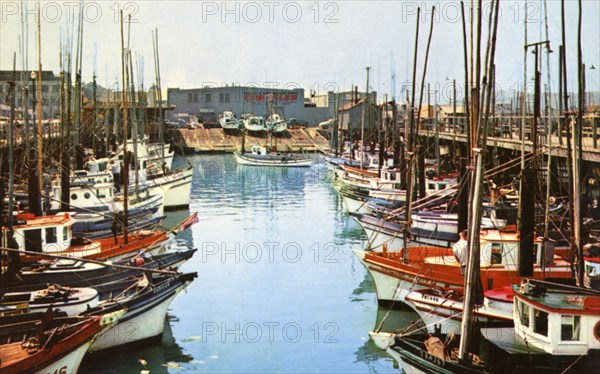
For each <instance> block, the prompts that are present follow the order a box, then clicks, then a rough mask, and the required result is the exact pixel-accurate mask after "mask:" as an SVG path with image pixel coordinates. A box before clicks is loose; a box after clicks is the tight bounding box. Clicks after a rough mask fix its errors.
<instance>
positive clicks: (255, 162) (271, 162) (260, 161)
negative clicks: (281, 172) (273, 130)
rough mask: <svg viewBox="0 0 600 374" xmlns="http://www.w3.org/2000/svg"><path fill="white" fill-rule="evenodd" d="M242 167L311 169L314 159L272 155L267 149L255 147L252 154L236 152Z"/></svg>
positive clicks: (289, 155) (278, 154) (237, 159)
mask: <svg viewBox="0 0 600 374" xmlns="http://www.w3.org/2000/svg"><path fill="white" fill-rule="evenodd" d="M234 155H235V159H236V161H237V163H238V164H240V165H249V166H276V167H309V166H311V165H312V159H310V158H308V157H305V156H298V155H292V154H281V153H276V154H270V153H269V151H268V149H267V148H266V147H261V146H253V147H252V153H241V152H234Z"/></svg>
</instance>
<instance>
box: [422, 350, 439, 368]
mask: <svg viewBox="0 0 600 374" xmlns="http://www.w3.org/2000/svg"><path fill="white" fill-rule="evenodd" d="M419 353H420V355H421V358H424V359H426V360H427V361H431V362H433V363H434V364H436V365H438V366H444V365H445V363H446V361H444V360H442V359H441V358H439V357H436V356H434V355H432V354H430V353H429V352H425V351H419Z"/></svg>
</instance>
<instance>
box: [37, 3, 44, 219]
mask: <svg viewBox="0 0 600 374" xmlns="http://www.w3.org/2000/svg"><path fill="white" fill-rule="evenodd" d="M37 24H38V35H37V36H38V74H37V79H38V86H37V96H38V101H37V117H38V118H37V180H38V185H37V187H38V191H37V192H38V199H37V200H38V201H39V196H41V194H42V158H43V157H44V155H43V154H42V27H41V18H40V9H39V7H38V11H37ZM41 208H42V205H41V203H40V204H39V210H38V212H35V213H36V214H40V215H41V210H42V209H41Z"/></svg>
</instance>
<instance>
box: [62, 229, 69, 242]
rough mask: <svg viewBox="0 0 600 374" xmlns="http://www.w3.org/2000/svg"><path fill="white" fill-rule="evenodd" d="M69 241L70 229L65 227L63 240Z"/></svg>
mask: <svg viewBox="0 0 600 374" xmlns="http://www.w3.org/2000/svg"><path fill="white" fill-rule="evenodd" d="M67 239H69V227H68V226H63V240H67Z"/></svg>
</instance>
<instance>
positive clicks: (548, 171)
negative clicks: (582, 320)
mask: <svg viewBox="0 0 600 374" xmlns="http://www.w3.org/2000/svg"><path fill="white" fill-rule="evenodd" d="M544 26H545V30H546V40H547V41H548V43H547V44H546V81H547V82H548V83H547V88H546V90H547V97H548V99H547V100H546V106H547V108H548V116H547V117H546V123H547V126H546V139H547V140H546V141H547V143H548V154H547V156H546V157H547V158H548V160H547V163H546V206H545V212H544V213H545V214H544V219H545V221H544V238H548V235H549V230H550V227H549V226H550V194H551V192H552V190H551V185H552V114H553V113H552V112H553V110H552V86H551V85H552V80H551V79H550V53H551V52H552V51H551V50H550V35H549V31H548V3H547V1H546V0H544ZM558 100H559V101H560V93H559V96H558ZM558 116H559V117H558V118H559V121H560V113H559V114H558ZM559 136H560V133H559ZM542 267H545V261H542Z"/></svg>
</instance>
